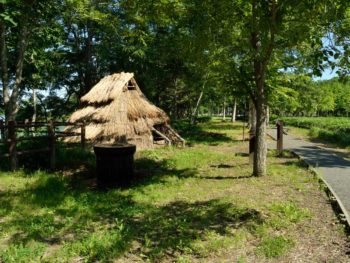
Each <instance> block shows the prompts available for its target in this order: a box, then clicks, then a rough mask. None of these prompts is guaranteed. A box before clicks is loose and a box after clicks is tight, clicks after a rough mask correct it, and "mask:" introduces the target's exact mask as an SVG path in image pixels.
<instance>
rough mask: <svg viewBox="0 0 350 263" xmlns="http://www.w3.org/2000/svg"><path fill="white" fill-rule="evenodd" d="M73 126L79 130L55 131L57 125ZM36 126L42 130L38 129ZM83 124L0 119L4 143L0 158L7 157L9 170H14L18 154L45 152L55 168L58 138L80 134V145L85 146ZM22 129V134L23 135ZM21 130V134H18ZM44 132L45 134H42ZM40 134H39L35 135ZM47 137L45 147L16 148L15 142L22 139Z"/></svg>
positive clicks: (30, 139)
mask: <svg viewBox="0 0 350 263" xmlns="http://www.w3.org/2000/svg"><path fill="white" fill-rule="evenodd" d="M67 126H73V127H76V128H80V132H65V131H56V128H58V127H67ZM38 128H43V129H44V131H43V130H41V131H38V130H37V129H38ZM85 129H86V127H85V124H84V123H72V122H55V121H49V122H30V121H28V120H25V121H20V122H15V121H9V122H8V123H7V124H5V123H4V122H3V121H2V120H0V144H2V145H5V149H6V152H5V153H1V152H0V158H7V157H8V158H9V162H10V168H11V170H16V169H17V167H18V158H17V157H18V156H19V155H26V154H34V153H39V152H47V153H48V154H49V158H50V168H51V169H55V164H56V144H57V139H58V138H66V137H77V136H80V145H81V147H82V148H85V145H86V138H85ZM23 130H24V135H23ZM19 132H22V136H18V135H19ZM43 133H45V135H42V134H43ZM35 134H40V135H35ZM40 139H47V147H44V148H39V149H29V150H21V151H19V150H17V146H18V145H17V143H18V142H23V141H36V140H40Z"/></svg>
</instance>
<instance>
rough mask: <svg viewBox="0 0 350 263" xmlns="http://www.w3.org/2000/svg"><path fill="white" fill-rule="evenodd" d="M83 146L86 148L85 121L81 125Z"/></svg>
mask: <svg viewBox="0 0 350 263" xmlns="http://www.w3.org/2000/svg"><path fill="white" fill-rule="evenodd" d="M80 139H81V148H83V149H85V123H83V124H82V125H81V126H80Z"/></svg>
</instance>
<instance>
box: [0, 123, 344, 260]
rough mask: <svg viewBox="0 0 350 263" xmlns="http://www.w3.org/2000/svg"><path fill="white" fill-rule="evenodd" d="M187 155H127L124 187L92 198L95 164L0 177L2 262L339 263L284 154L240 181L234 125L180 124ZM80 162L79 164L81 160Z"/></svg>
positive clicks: (340, 235) (319, 209)
mask: <svg viewBox="0 0 350 263" xmlns="http://www.w3.org/2000/svg"><path fill="white" fill-rule="evenodd" d="M179 128H181V130H182V131H183V132H182V134H183V135H184V137H185V138H187V139H188V140H189V146H188V147H186V148H183V149H181V148H159V149H155V150H150V151H143V152H138V153H137V154H136V164H135V165H136V174H137V178H136V179H135V181H134V182H133V185H132V186H131V187H129V188H127V189H115V190H110V191H108V192H99V191H97V190H95V189H94V187H93V185H94V183H93V182H94V179H93V175H94V157H93V155H92V154H91V153H82V152H79V151H73V152H70V155H67V153H66V154H62V156H61V157H60V158H61V164H60V167H61V169H60V171H58V172H56V173H52V174H50V173H48V172H45V171H40V170H30V171H28V170H25V169H24V170H21V171H19V172H16V173H9V172H5V171H3V172H1V173H0V261H3V262H39V261H40V262H96V261H99V262H140V261H141V262H142V261H146V262H147V261H149V262H348V260H349V258H348V256H347V255H346V252H347V246H348V241H347V237H346V234H345V233H344V231H343V228H342V225H340V224H338V221H337V219H336V217H335V215H334V212H333V210H332V208H331V205H330V204H329V202H328V200H327V197H326V195H325V194H324V192H323V191H322V189H320V185H319V183H318V182H317V180H316V179H315V178H313V176H312V174H311V173H310V172H308V171H307V170H306V169H305V168H304V167H303V166H302V165H301V163H300V162H299V161H298V160H297V159H295V158H293V157H292V156H289V155H288V154H286V155H285V156H284V157H283V158H276V157H274V156H273V153H270V156H269V168H268V176H266V177H264V178H255V177H250V174H251V167H250V165H249V164H248V157H247V154H246V152H247V148H248V145H247V142H242V141H241V137H242V130H241V129H242V124H240V123H238V124H231V123H228V122H226V123H223V122H220V121H212V122H209V123H202V124H199V125H198V127H195V128H194V127H189V126H187V125H182V126H181V125H179ZM80 160H83V161H80Z"/></svg>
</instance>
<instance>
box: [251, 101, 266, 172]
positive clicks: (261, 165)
mask: <svg viewBox="0 0 350 263" xmlns="http://www.w3.org/2000/svg"><path fill="white" fill-rule="evenodd" d="M256 104H257V105H256V132H255V152H254V166H253V175H255V176H264V175H265V174H266V155H267V145H266V114H267V105H266V101H265V100H264V99H260V98H258V100H257V103H256Z"/></svg>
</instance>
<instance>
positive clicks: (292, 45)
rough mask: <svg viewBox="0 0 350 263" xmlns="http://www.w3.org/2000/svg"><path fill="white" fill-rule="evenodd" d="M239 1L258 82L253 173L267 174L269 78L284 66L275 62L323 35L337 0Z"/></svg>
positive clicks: (239, 15)
mask: <svg viewBox="0 0 350 263" xmlns="http://www.w3.org/2000/svg"><path fill="white" fill-rule="evenodd" d="M237 5H238V8H237V9H236V10H237V11H236V12H235V15H236V16H237V18H238V19H239V21H242V22H241V23H240V30H241V32H242V34H241V35H242V36H243V41H244V42H243V43H249V47H250V48H249V49H245V58H244V60H245V61H246V62H247V63H246V64H248V65H250V66H251V75H252V76H253V79H254V83H255V86H254V87H253V88H252V89H251V90H250V96H251V99H252V101H253V103H254V105H255V108H256V114H257V123H256V149H255V156H254V168H253V174H254V175H256V176H262V175H265V174H266V154H267V148H266V139H265V135H266V118H267V106H268V102H269V95H270V94H271V92H272V91H273V88H271V87H269V86H268V85H266V81H267V79H268V78H269V77H270V76H271V75H273V74H278V69H280V68H278V67H276V64H275V63H276V62H277V61H279V62H283V61H280V59H279V58H278V57H277V54H278V55H280V56H282V57H283V56H284V55H285V54H286V53H288V52H294V53H297V52H298V48H300V47H302V46H303V45H302V43H303V42H312V40H313V39H320V38H321V37H322V36H323V34H324V32H326V30H327V28H326V27H327V26H328V25H329V21H330V18H331V17H332V15H333V14H334V13H333V12H332V11H333V9H332V7H334V6H335V3H334V2H327V1H317V2H310V1H298V2H297V3H296V2H295V1H288V0H286V1H277V0H268V1H257V0H252V1H250V2H246V1H243V2H237ZM326 6H327V12H325V7H326ZM237 22H238V21H237ZM292 50H294V51H292ZM277 66H278V63H277ZM248 72H249V69H248Z"/></svg>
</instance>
